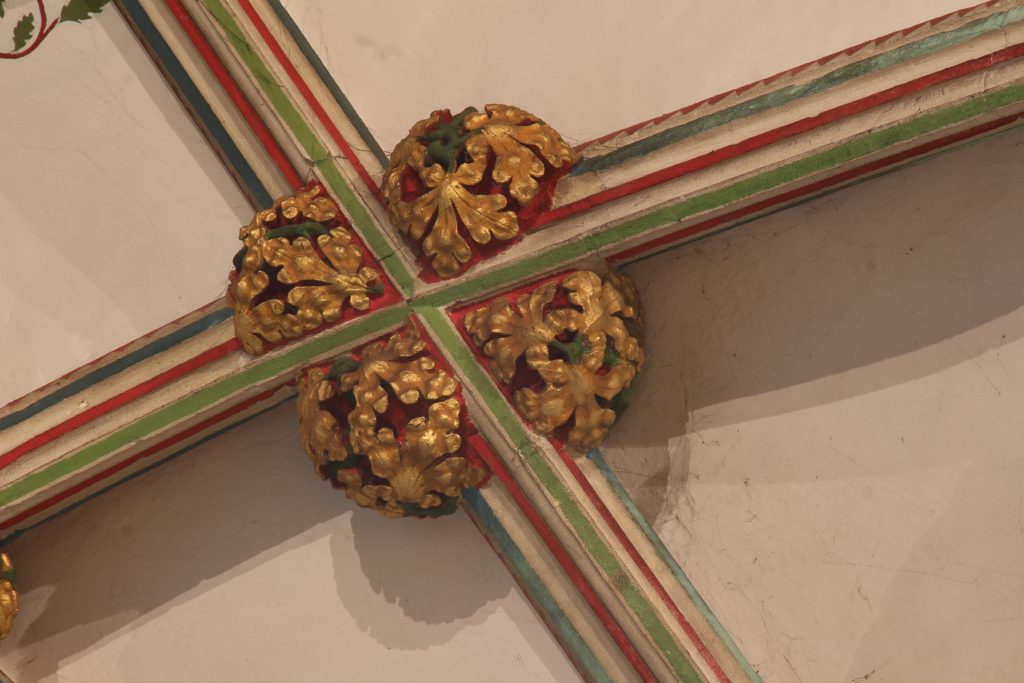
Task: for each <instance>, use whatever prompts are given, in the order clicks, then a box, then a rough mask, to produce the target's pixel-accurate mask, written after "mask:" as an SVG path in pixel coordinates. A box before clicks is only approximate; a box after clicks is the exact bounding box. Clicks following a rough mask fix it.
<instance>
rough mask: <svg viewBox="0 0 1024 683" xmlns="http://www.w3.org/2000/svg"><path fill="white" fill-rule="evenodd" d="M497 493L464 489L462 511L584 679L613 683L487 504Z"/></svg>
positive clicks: (548, 580)
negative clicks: (515, 579) (481, 531)
mask: <svg viewBox="0 0 1024 683" xmlns="http://www.w3.org/2000/svg"><path fill="white" fill-rule="evenodd" d="M496 490H497V487H496V486H488V487H487V490H486V491H481V490H477V489H466V490H465V491H463V492H462V500H463V507H464V509H465V510H466V511H467V513H468V514H470V515H471V516H472V517H474V518H475V521H476V524H477V526H479V527H481V528H482V529H485V530H486V533H487V535H489V536H490V537H491V539H492V540H493V541H494V543H496V544H497V546H498V548H499V549H500V555H502V556H503V557H504V558H505V561H506V566H508V567H509V569H510V570H512V571H513V572H514V573H515V574H516V575H517V576H518V577H519V580H520V585H521V586H523V587H524V588H525V589H526V592H527V593H528V594H529V595H530V597H531V598H532V600H531V602H533V604H534V606H535V607H536V608H537V609H538V610H539V611H540V612H542V613H543V614H544V616H545V620H546V621H547V623H548V624H549V625H550V626H551V628H552V629H553V630H555V631H557V632H558V634H560V635H561V638H560V640H561V642H562V644H563V646H564V647H565V649H566V650H568V652H569V658H570V659H571V660H572V661H573V662H574V663H575V664H576V666H577V667H578V668H579V669H581V670H582V671H583V672H584V673H585V674H586V677H587V680H589V681H593V682H594V683H612V679H611V677H610V676H609V675H608V672H607V671H605V669H604V667H603V666H602V665H601V662H600V661H599V660H598V659H597V657H596V656H594V651H593V650H591V649H590V646H589V645H587V641H586V640H585V639H584V638H583V636H581V635H580V633H579V631H577V630H576V627H575V626H574V625H573V623H572V621H571V620H570V619H569V617H568V616H567V615H566V613H565V611H564V610H563V609H562V607H561V605H559V604H558V600H557V599H556V598H555V597H554V596H553V595H552V594H551V591H550V590H548V586H547V584H548V583H549V582H550V578H548V579H547V580H545V579H543V578H541V577H540V576H539V575H538V574H537V572H536V571H534V568H533V566H532V565H531V564H530V561H529V560H527V559H526V557H525V556H524V555H523V552H522V551H521V550H520V549H519V546H518V545H516V542H515V541H514V540H513V539H512V537H511V536H510V535H509V533H508V531H507V530H506V529H505V524H504V522H507V521H508V520H502V519H499V518H498V515H497V514H496V513H495V512H494V509H493V508H492V507H491V506H490V504H489V503H488V502H487V498H489V497H491V496H496V495H500V494H499V493H497V491H496ZM502 493H504V491H502ZM504 495H506V496H507V495H508V494H507V493H504Z"/></svg>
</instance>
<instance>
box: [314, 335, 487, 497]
mask: <svg viewBox="0 0 1024 683" xmlns="http://www.w3.org/2000/svg"><path fill="white" fill-rule="evenodd" d="M437 358H438V356H437V353H436V351H434V350H433V349H432V348H431V347H429V346H428V345H427V344H426V342H425V341H424V340H423V339H422V338H421V336H420V334H419V331H418V330H417V329H416V327H414V326H412V325H410V326H408V327H406V328H404V329H402V330H401V331H399V332H396V333H394V334H392V335H391V336H389V337H388V338H386V339H383V340H379V341H376V342H373V343H371V344H368V345H366V346H364V347H362V348H361V349H359V350H358V351H356V352H354V353H351V354H345V355H343V356H340V357H339V358H337V359H335V361H334V362H333V363H331V364H330V365H329V366H328V365H325V366H320V367H313V368H309V369H307V370H306V371H305V372H304V373H303V375H302V378H301V379H300V381H299V398H298V413H299V431H300V433H301V436H302V444H303V447H304V448H305V450H306V453H307V454H308V455H309V457H310V459H311V460H312V461H313V467H314V469H315V470H316V472H317V474H319V475H320V477H321V478H323V479H326V480H328V481H330V482H331V484H332V485H333V486H334V487H335V488H339V489H343V490H344V491H345V493H346V494H347V495H348V497H349V498H351V499H352V500H353V501H355V502H356V503H357V504H359V505H361V506H363V507H368V508H371V509H374V510H376V511H377V512H379V513H381V514H383V515H385V516H387V517H404V516H418V517H434V516H439V515H443V514H449V513H451V512H453V511H454V510H455V507H456V504H457V503H458V500H459V497H460V495H461V493H462V490H463V489H465V488H469V487H477V486H480V485H482V484H483V483H484V482H485V480H486V478H487V476H488V470H487V467H486V465H484V463H483V461H482V460H481V458H480V457H479V455H478V454H477V453H476V451H475V450H474V449H473V448H472V446H471V445H470V440H471V439H470V437H471V436H473V435H475V434H476V429H475V428H474V426H473V424H472V422H471V421H470V419H469V416H468V415H466V413H465V406H464V405H463V402H462V397H461V388H460V386H459V383H458V381H457V380H456V379H455V378H454V377H453V376H452V375H451V374H450V373H449V372H448V371H447V370H445V369H444V368H441V367H438V362H437V360H436V359H437Z"/></svg>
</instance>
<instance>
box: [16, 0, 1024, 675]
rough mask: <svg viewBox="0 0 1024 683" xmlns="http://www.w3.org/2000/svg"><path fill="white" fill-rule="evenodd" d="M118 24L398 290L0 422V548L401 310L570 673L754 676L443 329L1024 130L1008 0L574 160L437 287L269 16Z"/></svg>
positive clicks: (174, 348)
mask: <svg viewBox="0 0 1024 683" xmlns="http://www.w3.org/2000/svg"><path fill="white" fill-rule="evenodd" d="M118 7H119V8H120V10H121V11H122V13H123V14H124V16H125V17H126V18H127V20H128V21H129V22H130V24H131V25H132V26H133V27H134V29H135V31H136V32H137V35H138V36H139V39H140V40H141V41H142V42H143V44H144V45H145V46H146V47H147V49H148V50H149V52H150V54H151V56H152V58H153V59H154V61H155V62H156V63H157V64H158V65H159V66H160V68H161V69H162V71H163V73H164V74H165V76H166V77H167V79H168V81H169V82H170V83H171V85H172V86H173V87H174V88H175V91H176V92H177V93H178V94H179V95H180V97H181V98H182V100H183V103H184V104H185V106H186V107H187V108H188V110H189V111H190V112H191V113H192V114H193V117H194V119H195V120H196V123H197V125H198V126H200V128H201V129H202V130H203V131H204V132H205V133H206V135H207V137H208V139H209V140H210V142H211V144H212V145H213V146H214V147H215V148H216V149H217V150H218V151H219V152H220V154H221V157H222V159H223V161H224V163H225V164H226V165H227V166H228V168H229V170H231V172H232V173H233V175H234V177H235V178H236V180H237V181H238V183H239V184H240V185H241V186H242V187H243V189H244V190H245V191H246V193H247V194H248V196H249V197H250V199H251V200H252V201H253V204H254V208H261V207H265V206H269V205H270V203H271V202H272V200H273V198H274V197H277V196H281V195H284V194H288V193H289V192H291V191H293V190H295V189H296V188H298V187H300V186H302V185H305V184H306V183H308V182H310V181H314V180H316V181H319V182H321V183H323V185H324V186H325V187H326V188H327V190H328V191H329V192H330V194H331V195H332V197H333V198H334V199H335V200H336V201H337V202H338V204H339V206H341V208H342V210H343V211H344V213H345V215H346V217H347V218H348V220H349V222H350V223H351V224H352V226H353V228H354V230H355V231H356V232H357V233H358V235H359V237H360V239H361V240H362V242H363V243H364V244H365V245H366V246H367V248H368V250H369V251H371V252H372V254H373V256H374V258H375V259H376V261H377V262H378V263H379V264H380V268H381V270H382V272H383V274H384V276H385V277H386V278H387V279H388V280H389V281H390V282H392V283H394V284H395V287H396V289H397V290H398V292H399V293H400V295H401V296H400V297H398V300H397V301H395V302H394V303H391V304H389V305H387V306H383V307H381V308H379V309H375V310H373V311H372V312H370V313H369V314H367V315H363V316H359V317H356V318H354V319H351V320H347V321H346V322H343V323H341V324H336V325H334V326H330V327H327V328H326V329H324V330H322V331H319V332H317V333H316V334H313V335H311V336H307V337H302V338H299V339H295V340H292V341H289V342H288V343H284V344H282V345H280V346H278V347H276V348H274V349H273V350H272V351H270V352H269V353H267V354H265V355H263V356H260V357H256V358H254V357H251V356H248V355H247V354H245V353H244V352H243V351H242V350H241V348H240V345H239V344H238V342H237V341H236V340H235V337H234V334H233V331H232V326H231V321H230V311H229V310H228V308H227V306H226V304H224V303H223V302H214V303H212V304H210V305H209V306H206V307H204V308H203V309H200V310H198V311H196V312H194V313H192V314H190V315H189V316H186V317H185V318H183V319H181V320H179V321H175V322H173V323H171V324H169V325H167V326H165V327H163V328H161V329H159V330H157V331H155V332H154V333H152V334H150V335H147V336H146V337H144V338H142V339H139V340H137V341H136V342H133V343H132V344H129V345H128V346H126V347H124V348H123V349H119V350H117V351H115V352H112V353H111V354H108V355H107V356H105V357H103V358H101V359H98V360H97V361H96V362H94V363H92V364H90V365H88V366H86V367H83V368H81V369H79V370H77V371H75V372H73V373H70V374H69V375H68V376H66V377H64V378H61V379H60V380H58V381H56V382H54V383H52V384H50V385H48V386H46V387H43V388H41V389H39V390H37V391H36V392H33V393H32V394H29V395H28V396H25V397H23V398H21V399H19V400H17V401H14V402H13V403H11V404H10V405H8V406H6V407H5V408H3V409H0V529H2V530H3V533H4V534H5V535H7V536H10V535H12V534H18V533H25V532H28V531H31V530H32V529H33V528H35V527H37V526H38V525H39V524H41V523H43V522H45V520H46V519H48V518H50V517H51V516H53V515H55V514H59V513H60V512H61V511H62V510H65V509H68V508H69V507H72V506H75V505H80V504H82V503H83V502H84V501H87V500H88V499H89V498H90V497H92V496H95V495H98V494H99V493H101V492H102V491H104V490H106V489H107V488H109V487H111V486H113V485H116V484H117V483H118V482H121V481H125V480H127V479H129V478H131V477H132V476H135V475H136V474H138V473H139V472H142V471H146V470H148V469H151V468H152V467H154V466H155V465H157V464H159V463H160V462H162V461H163V460H165V459H167V458H171V457H175V456H176V455H178V454H180V453H182V452H185V451H186V450H187V449H189V448H191V447H193V446H194V445H195V444H197V443H200V442H202V441H204V440H207V439H210V438H214V437H215V436H216V435H217V434H219V433H221V432H223V431H224V430H225V429H228V428H230V427H231V426H232V425H235V424H239V423H241V422H243V421H245V420H248V419H257V416H258V415H259V414H260V413H261V411H264V410H266V409H267V408H268V407H269V406H273V405H276V404H277V403H279V402H281V401H284V400H288V399H289V398H290V397H291V396H292V395H293V394H294V391H295V390H294V383H295V380H296V377H297V376H298V373H299V372H300V371H301V370H302V369H303V368H305V367H308V366H310V365H313V364H316V363H322V362H324V361H326V360H327V359H329V358H331V357H334V356H336V355H338V354H339V353H341V352H344V351H347V350H350V349H353V348H355V347H357V346H359V345H360V344H363V343H365V342H367V341H368V340H371V339H374V338H377V337H380V336H382V335H384V334H387V333H389V332H391V331H394V330H396V329H398V328H399V327H401V326H402V325H404V324H406V322H407V321H408V320H409V319H410V317H415V318H416V319H417V320H418V321H419V322H420V323H421V324H422V325H423V326H424V328H425V329H426V330H427V331H428V332H429V334H430V335H431V337H432V338H433V340H434V341H435V343H436V344H437V345H438V347H439V348H440V349H441V351H442V353H443V354H444V355H445V356H446V357H447V360H448V361H449V363H450V365H451V367H452V369H453V372H455V373H456V374H457V375H458V379H459V381H461V382H462V384H463V386H464V387H466V393H467V396H468V401H467V403H468V407H469V409H470V412H471V415H472V418H473V420H474V421H475V422H476V423H477V424H478V425H479V426H480V431H481V437H480V438H483V439H485V440H486V442H487V444H488V445H489V449H484V450H488V451H493V453H494V457H493V462H491V463H489V465H490V466H491V468H492V469H493V470H494V472H495V477H494V478H493V479H492V482H491V484H490V485H488V486H487V487H486V488H484V489H483V490H481V491H476V492H468V493H467V494H466V496H465V500H464V502H463V507H464V509H465V510H467V512H468V513H469V514H470V516H471V517H472V518H473V520H474V521H475V522H476V524H477V525H478V527H479V528H480V529H481V531H482V533H483V534H484V535H485V536H486V537H487V539H488V540H489V542H490V543H491V544H492V545H493V546H494V548H495V550H496V551H497V552H498V554H499V555H500V556H501V557H502V559H503V561H504V562H505V563H506V565H507V566H508V567H509V569H510V571H511V572H512V573H513V575H514V576H515V577H516V579H517V580H518V581H519V583H520V585H521V586H522V587H523V590H524V591H525V592H526V594H527V595H528V596H529V597H530V599H531V600H532V601H533V604H534V605H535V607H536V608H537V610H538V612H539V613H540V614H541V616H542V617H543V618H544V620H545V621H546V623H547V624H548V625H549V627H550V628H551V629H552V631H553V632H554V633H555V635H556V637H557V638H558V639H559V641H560V643H561V644H562V646H563V648H564V649H565V650H566V652H567V653H568V655H569V656H570V657H571V658H572V660H573V662H574V663H575V664H576V666H577V667H578V668H579V670H580V671H581V673H582V674H583V675H584V677H585V678H587V679H588V680H593V681H620V680H647V681H665V680H681V681H743V680H751V681H756V680H759V679H758V677H757V674H756V672H755V670H754V668H753V667H752V666H751V665H750V664H749V663H747V662H746V661H745V660H744V658H743V656H742V654H741V653H740V652H739V650H738V648H737V647H736V646H735V644H734V643H733V641H732V639H731V638H730V637H729V634H727V633H726V632H725V630H724V629H723V628H722V626H721V625H720V624H719V623H718V622H717V620H716V619H715V618H714V615H712V614H711V613H710V611H709V610H708V609H707V606H706V605H705V604H704V603H703V601H702V600H701V599H700V595H699V594H698V592H697V590H696V589H695V588H694V587H693V586H692V585H690V584H689V581H688V580H687V579H686V577H685V575H683V574H682V572H681V570H680V569H679V567H678V566H676V565H675V563H674V562H673V561H672V560H671V558H670V557H668V555H667V553H665V552H664V548H663V547H662V546H661V545H660V542H659V541H658V539H657V537H656V536H655V535H654V534H653V532H652V531H651V530H650V528H649V527H648V526H647V525H646V524H645V523H644V521H643V520H642V518H640V517H639V515H638V514H637V513H636V510H635V508H634V507H633V506H632V503H631V501H630V500H629V499H628V497H627V496H626V495H625V492H624V491H623V489H622V487H621V485H619V484H618V482H617V481H616V480H615V479H614V476H613V475H611V473H610V472H609V471H608V469H607V467H605V466H604V465H603V461H602V460H601V459H600V455H599V454H597V453H591V454H590V456H589V457H588V458H583V459H579V458H573V457H569V456H567V455H565V454H564V453H562V452H560V451H559V450H558V449H557V448H556V447H555V446H554V445H553V444H552V443H551V442H550V441H548V440H547V439H544V438H540V437H538V436H536V435H534V434H532V433H530V432H529V431H528V428H527V427H526V425H525V424H524V423H523V422H522V420H521V419H520V418H519V417H518V415H517V414H516V412H515V409H514V407H513V406H512V405H511V404H510V403H509V402H508V401H507V399H506V398H505V396H504V395H503V394H502V393H501V391H500V390H499V389H498V388H497V386H496V385H495V384H494V383H493V381H492V380H491V379H490V377H489V376H488V375H487V373H486V372H485V371H484V369H483V368H482V367H481V366H480V364H479V363H478V361H477V360H476V359H475V358H474V356H473V354H472V351H471V349H470V348H469V347H468V346H467V345H466V343H465V342H464V340H463V339H462V337H461V336H460V335H459V334H458V333H457V331H456V330H455V328H454V327H453V324H452V321H451V318H450V316H449V315H448V313H449V311H450V309H451V308H453V307H454V306H456V305H463V304H465V303H469V302H473V301H477V300H482V299H485V298H487V297H489V296H492V295H494V294H496V293H499V292H502V291H507V290H509V289H512V288H514V287H517V286H519V285H521V284H525V283H528V282H532V281H535V280H538V279H541V278H543V277H546V276H548V275H552V274H554V273H558V272H561V271H564V270H567V269H570V268H577V267H580V266H585V265H593V266H595V267H601V264H600V262H601V261H603V260H605V259H607V260H610V261H612V262H618V263H621V262H628V261H630V260H633V259H636V258H638V257H640V256H643V255H646V254H650V253H654V252H656V251H659V250H664V249H669V248H673V247H675V246H677V245H681V244H685V243H686V242H688V241H690V240H694V239H699V238H701V237H703V236H706V235H709V234H712V233H714V232H716V231H720V230H725V229H729V228H732V227H735V226H737V225H740V224H742V223H744V222H746V221H749V220H751V219H753V218H755V217H757V216H760V215H764V214H766V213H768V212H771V211H775V210H778V209H779V208H781V207H784V206H788V205H790V204H793V203H795V202H799V201H803V200H806V199H808V198H811V197H813V196H816V195H818V194H820V193H822V192H827V191H831V190H834V189H836V188H840V187H842V186H844V185H847V184H849V183H853V182H857V181H859V180H861V179H863V178H867V177H870V176H872V175H874V174H878V173H882V172H887V171H890V170H892V169H894V168H897V167H899V166H901V165H903V164H908V163H913V162H915V161H917V160H920V159H922V158H926V157H928V156H929V155H932V154H936V153H939V152H942V151H944V150H948V149H953V148H956V147H957V146H958V145H962V144H964V143H966V142H969V141H972V140H975V139H980V138H981V137H984V136H986V135H992V134H995V133H998V132H1000V131H1002V130H1005V129H1007V128H1009V127H1012V126H1016V125H1019V123H1020V121H1021V119H1022V117H1024V0H997V1H995V2H989V3H986V4H984V5H979V6H978V7H974V8H970V9H967V10H963V11H961V12H957V13H954V14H951V15H948V16H946V17H942V18H939V19H937V20H934V21H930V22H926V23H924V24H921V25H920V26H916V27H913V28H910V29H907V30H905V31H900V32H897V33H894V34H892V35H890V36H886V37H883V38H880V39H877V40H874V41H870V42H868V43H865V44H863V45H860V46H856V47H854V48H851V49H849V50H845V51H843V52H841V53H838V54H836V55H832V56H830V57H826V58H823V59H820V60H817V61H816V62H813V63H811V64H809V65H805V66H802V67H797V68H795V69H792V70H790V71H787V72H785V73H783V74H780V75H778V76H775V77H772V78H769V79H765V80H763V81H760V82H758V83H756V84H752V85H750V86H747V87H744V88H739V89H737V90H735V91H732V92H729V93H725V94H723V95H721V96H719V97H716V98H711V99H709V100H707V101H704V102H701V103H697V104H695V105H691V106H688V107H685V108H683V109H680V110H678V111H676V112H672V113H670V114H667V115H665V116H663V117H659V118H658V119H655V120H652V121H648V122H644V123H640V124H637V125H636V126H633V127H631V128H629V129H626V130H624V131H619V132H614V133H610V134H609V135H607V136H604V137H602V138H601V139H599V140H596V141H594V142H592V143H588V144H585V145H581V146H580V147H579V148H578V149H577V152H578V153H579V154H580V157H581V159H580V161H579V162H578V164H577V166H576V167H574V169H573V171H572V173H571V175H569V176H567V177H566V178H565V179H563V181H562V182H561V184H560V185H559V189H558V191H557V193H556V196H555V199H554V204H553V206H552V208H551V209H550V210H548V211H547V212H545V213H544V214H542V216H541V217H540V219H539V224H540V226H541V229H536V230H534V231H532V232H530V233H529V234H527V235H526V236H525V237H524V238H523V239H522V240H521V241H520V242H518V243H516V244H515V245H513V246H511V247H510V248H509V249H508V250H506V251H504V252H502V253H501V254H499V255H497V256H495V257H493V258H490V259H487V260H483V261H481V262H479V263H476V264H474V265H473V266H472V267H470V268H468V269H467V271H466V272H465V273H462V274H461V275H459V276H458V277H456V278H453V279H452V280H449V281H446V282H444V283H438V282H429V281H427V280H426V279H424V278H422V277H420V273H421V271H422V265H421V264H420V263H418V262H417V258H416V255H415V254H414V253H413V252H412V251H411V250H410V248H409V246H408V245H407V244H406V243H404V242H403V241H402V240H401V239H399V238H398V237H397V236H396V233H395V232H394V231H393V230H392V229H391V228H390V227H389V225H388V217H387V213H386V210H385V209H384V207H383V205H382V203H381V197H380V191H379V184H380V180H381V176H382V174H383V170H384V168H385V166H386V164H387V159H386V158H385V157H384V155H383V153H382V152H381V150H380V148H379V146H378V145H377V143H376V141H374V140H373V139H372V137H371V136H370V135H369V133H368V131H367V128H366V126H365V125H364V124H363V122H362V121H361V120H360V119H359V117H358V115H357V114H356V112H355V111H354V109H353V108H352V106H351V104H350V103H349V102H348V100H347V99H346V98H345V96H344V94H343V93H342V92H341V90H340V89H339V88H338V86H337V84H336V83H334V82H333V81H332V80H331V79H330V77H329V75H328V73H327V71H326V69H325V68H324V67H323V64H321V63H320V61H319V58H318V57H317V55H316V54H315V53H314V52H313V51H312V50H311V49H310V47H309V44H308V43H307V42H306V40H305V39H304V37H303V36H302V35H301V34H300V33H299V32H298V30H297V28H296V26H295V24H294V23H293V22H292V21H291V19H290V18H289V17H288V15H287V13H286V12H285V11H284V9H283V8H282V7H281V5H280V4H279V3H278V2H277V1H276V0H202V1H201V2H185V1H180V0H170V1H169V2H166V3H161V2H156V1H155V0H121V1H120V2H118ZM410 123H411V122H410ZM224 229H225V230H231V231H234V230H236V229H237V226H225V227H224ZM230 259H231V255H230V254H225V273H226V272H227V271H228V270H229V264H230ZM641 400H642V398H641ZM299 466H301V463H300V464H299ZM15 561H16V558H15Z"/></svg>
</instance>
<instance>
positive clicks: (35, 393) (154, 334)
mask: <svg viewBox="0 0 1024 683" xmlns="http://www.w3.org/2000/svg"><path fill="white" fill-rule="evenodd" d="M215 304H219V305H225V304H224V297H223V296H221V297H220V298H218V299H217V300H216V301H211V302H210V303H208V304H206V305H205V306H200V307H199V308H197V309H196V310H194V311H189V312H188V313H186V314H184V315H182V316H180V317H178V318H176V319H174V320H172V321H171V322H169V323H167V324H166V325H161V326H160V327H158V328H156V329H153V330H150V331H149V332H147V333H146V334H144V335H142V336H141V337H136V338H135V339H132V340H131V341H129V342H125V343H124V344H121V346H118V347H117V348H116V349H114V350H113V351H108V352H107V353H105V354H103V355H102V356H99V357H98V358H93V359H92V360H91V361H89V362H88V363H85V364H83V365H79V366H78V367H77V368H75V369H74V370H68V371H67V372H65V373H64V374H63V375H61V376H60V377H58V378H56V379H54V380H51V381H49V382H47V383H46V384H44V385H42V386H40V387H36V388H35V389H33V390H32V391H30V392H28V393H27V394H22V395H21V396H19V397H18V398H15V399H12V400H10V401H8V402H7V403H6V404H4V405H3V406H0V415H2V414H3V412H4V411H6V410H7V409H8V408H12V409H14V408H15V404H18V403H22V402H26V403H27V402H28V401H29V399H31V400H32V401H36V400H38V399H40V398H42V397H43V396H45V395H46V394H48V393H49V392H50V391H51V390H54V389H56V388H57V385H58V384H61V383H62V382H63V381H64V380H66V379H70V378H71V377H72V375H78V374H80V373H84V371H85V370H89V369H91V368H94V367H102V366H104V365H107V364H108V363H112V362H114V361H115V360H117V359H118V358H119V357H120V356H121V355H122V352H124V351H127V350H128V349H129V347H132V348H134V347H135V346H141V345H142V342H144V341H149V340H155V339H158V338H160V337H162V336H164V335H166V334H170V333H171V332H172V331H173V330H172V329H171V328H173V327H176V326H178V325H183V324H184V322H183V321H184V320H185V319H186V318H192V317H193V316H194V317H195V318H200V317H202V316H203V315H205V314H207V313H212V312H213V310H214V305H215Z"/></svg>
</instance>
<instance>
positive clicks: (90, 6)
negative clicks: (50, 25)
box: [60, 0, 110, 22]
mask: <svg viewBox="0 0 1024 683" xmlns="http://www.w3.org/2000/svg"><path fill="white" fill-rule="evenodd" d="M108 2H110V0H71V2H69V3H68V4H66V5H64V9H62V10H61V11H60V20H61V21H79V22H81V21H85V20H86V19H88V18H89V17H91V16H92V15H94V14H99V12H100V10H101V9H103V6H104V5H106V4H107V3H108Z"/></svg>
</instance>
